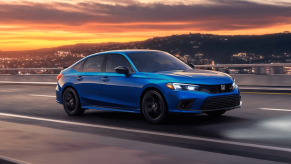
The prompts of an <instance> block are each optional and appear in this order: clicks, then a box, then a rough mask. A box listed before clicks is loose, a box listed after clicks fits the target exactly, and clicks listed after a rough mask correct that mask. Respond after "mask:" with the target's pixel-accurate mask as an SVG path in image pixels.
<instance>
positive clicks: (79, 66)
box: [73, 60, 86, 72]
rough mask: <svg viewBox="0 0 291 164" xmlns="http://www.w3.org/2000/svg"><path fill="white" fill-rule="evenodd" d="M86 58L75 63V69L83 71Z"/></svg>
mask: <svg viewBox="0 0 291 164" xmlns="http://www.w3.org/2000/svg"><path fill="white" fill-rule="evenodd" d="M85 61H86V60H83V61H81V62H79V63H78V64H77V65H75V66H74V67H73V69H74V70H76V71H78V72H82V69H83V65H84V63H85Z"/></svg>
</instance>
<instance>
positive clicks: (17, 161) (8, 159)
mask: <svg viewBox="0 0 291 164" xmlns="http://www.w3.org/2000/svg"><path fill="white" fill-rule="evenodd" d="M0 159H2V160H4V161H9V162H12V163H17V164H30V163H27V162H23V161H19V160H16V159H12V158H7V157H3V156H0Z"/></svg>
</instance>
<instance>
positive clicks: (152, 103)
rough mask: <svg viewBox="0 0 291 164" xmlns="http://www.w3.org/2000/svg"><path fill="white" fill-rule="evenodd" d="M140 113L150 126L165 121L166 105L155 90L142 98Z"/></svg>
mask: <svg viewBox="0 0 291 164" xmlns="http://www.w3.org/2000/svg"><path fill="white" fill-rule="evenodd" d="M142 112H143V115H144V117H145V118H146V119H147V121H149V122H150V123H152V124H158V123H161V122H163V121H164V120H165V118H166V115H167V105H166V101H165V99H164V98H163V96H162V95H161V94H160V93H159V92H158V91H156V90H149V91H147V92H146V93H145V95H144V96H143V98H142Z"/></svg>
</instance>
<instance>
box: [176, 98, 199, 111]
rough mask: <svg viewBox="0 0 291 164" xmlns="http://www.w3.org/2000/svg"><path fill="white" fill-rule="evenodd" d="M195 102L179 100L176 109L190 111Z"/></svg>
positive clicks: (192, 100)
mask: <svg viewBox="0 0 291 164" xmlns="http://www.w3.org/2000/svg"><path fill="white" fill-rule="evenodd" d="M195 100H196V99H185V100H181V101H179V103H178V105H177V107H176V109H179V110H191V106H192V105H193V103H194V101H195Z"/></svg>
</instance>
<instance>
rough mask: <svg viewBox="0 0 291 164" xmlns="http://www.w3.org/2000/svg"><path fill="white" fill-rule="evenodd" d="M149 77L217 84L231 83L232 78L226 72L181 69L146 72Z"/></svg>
mask: <svg viewBox="0 0 291 164" xmlns="http://www.w3.org/2000/svg"><path fill="white" fill-rule="evenodd" d="M147 76H148V77H149V78H155V79H165V80H166V79H167V80H170V81H169V82H179V83H191V84H204V85H219V84H230V83H233V79H232V77H231V76H229V75H228V74H225V73H222V72H217V71H209V70H199V69H194V70H181V71H161V72H151V73H150V72H148V73H147Z"/></svg>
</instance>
